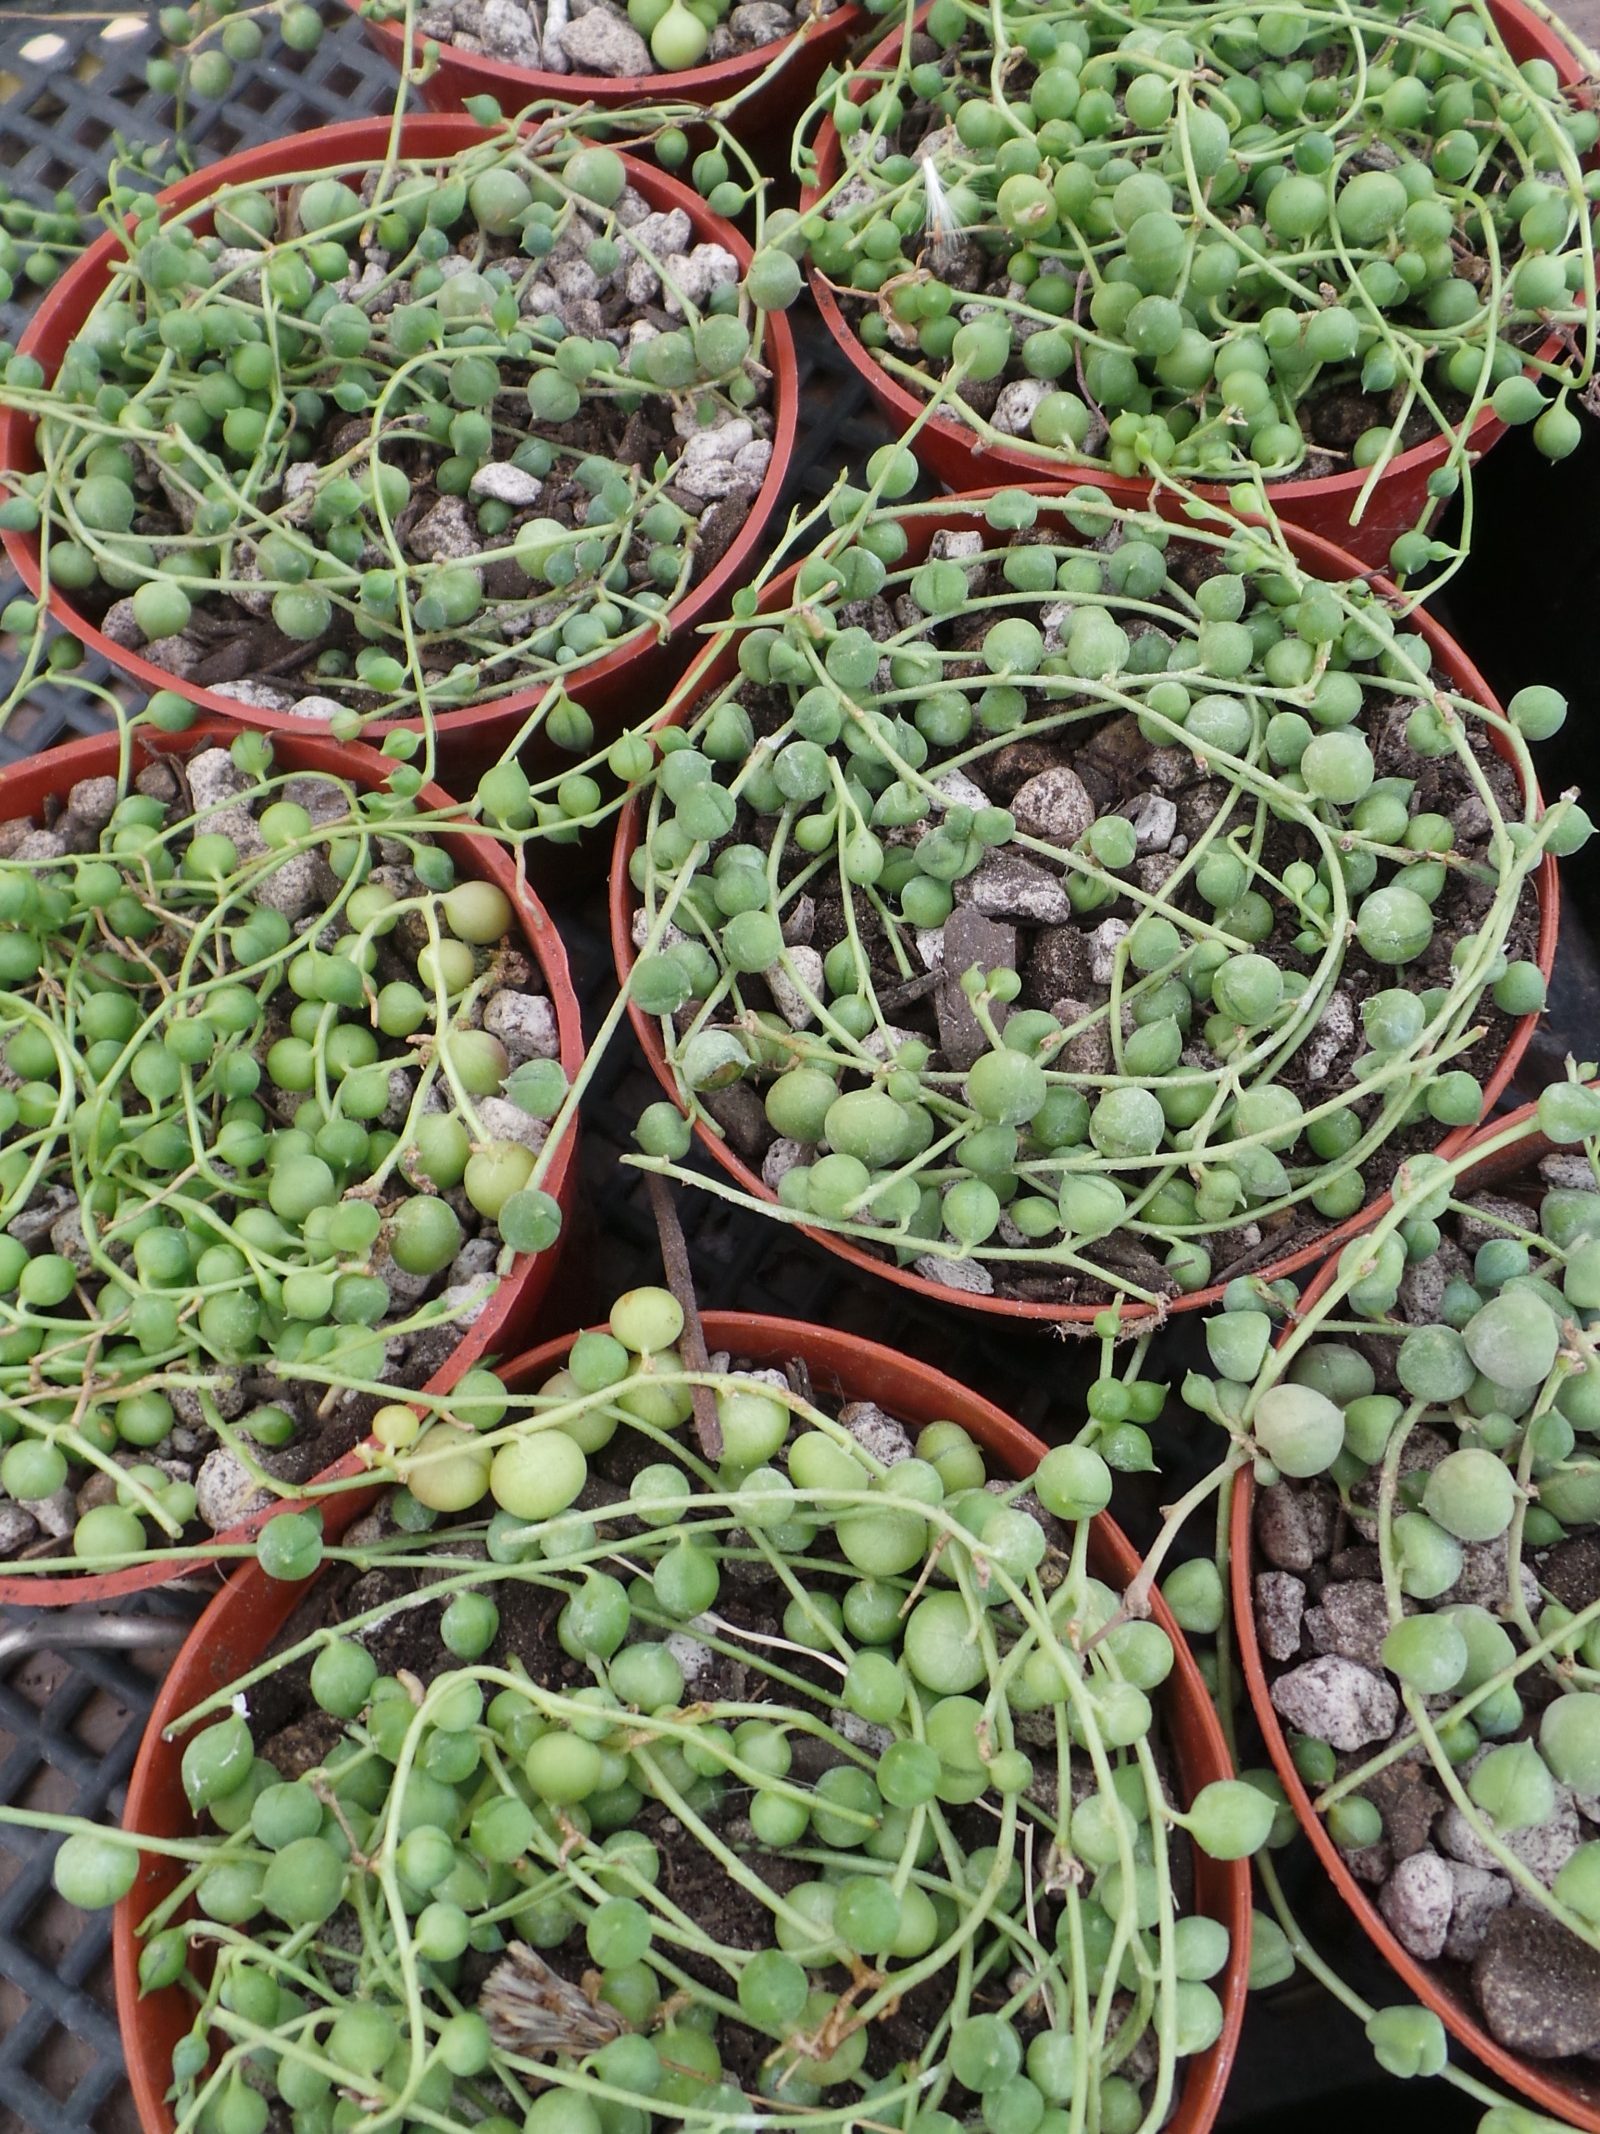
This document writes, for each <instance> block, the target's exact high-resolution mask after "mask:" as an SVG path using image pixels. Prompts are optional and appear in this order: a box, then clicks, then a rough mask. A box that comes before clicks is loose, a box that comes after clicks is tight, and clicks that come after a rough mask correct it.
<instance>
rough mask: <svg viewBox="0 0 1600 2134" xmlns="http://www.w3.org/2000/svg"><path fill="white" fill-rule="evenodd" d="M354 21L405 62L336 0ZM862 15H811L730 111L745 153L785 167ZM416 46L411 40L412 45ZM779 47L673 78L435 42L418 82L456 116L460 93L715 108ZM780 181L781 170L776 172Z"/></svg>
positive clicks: (507, 102)
mask: <svg viewBox="0 0 1600 2134" xmlns="http://www.w3.org/2000/svg"><path fill="white" fill-rule="evenodd" d="M345 6H346V7H348V8H349V10H350V12H351V13H352V14H353V15H356V16H359V17H360V20H361V27H362V29H363V30H364V31H365V32H366V35H367V41H368V42H369V43H370V44H373V45H375V46H376V47H377V49H378V50H379V51H380V52H381V53H382V54H383V56H384V58H385V59H386V60H388V62H389V64H390V65H391V66H392V67H393V68H394V70H395V72H396V73H397V74H398V73H399V72H400V70H401V68H402V67H403V65H404V64H405V30H404V28H403V26H402V25H401V24H399V23H395V22H374V21H373V20H372V19H371V17H370V16H367V15H365V14H363V13H362V10H361V0H345ZM870 21H871V17H870V16H869V15H868V14H867V13H866V11H865V9H863V8H859V7H836V8H835V9H834V11H833V13H832V14H831V15H822V16H818V17H817V18H815V19H814V20H813V21H812V22H811V24H810V26H809V27H808V28H807V30H806V32H805V36H804V38H803V39H802V41H801V43H800V44H799V45H798V46H797V47H796V49H795V50H794V51H793V52H792V53H791V54H790V56H789V58H788V59H787V60H786V61H785V63H784V65H783V67H782V69H781V70H780V71H779V72H778V73H776V74H775V75H774V76H773V77H772V79H771V80H770V81H768V82H767V83H765V84H764V85H763V86H762V87H761V88H760V89H758V90H757V91H756V92H755V94H754V95H753V96H750V97H749V98H748V99H747V100H746V101H744V102H742V103H741V104H740V106H739V109H738V112H737V113H736V118H737V121H738V131H739V134H740V137H741V138H742V139H743V141H744V143H745V145H746V147H747V148H748V149H749V151H750V153H751V154H752V155H753V156H755V157H756V158H757V160H758V161H763V160H765V158H764V153H763V151H764V149H765V148H767V147H771V148H773V149H774V150H775V151H776V153H777V155H778V157H779V158H780V160H782V161H783V162H784V167H785V168H786V167H787V164H786V159H787V155H788V148H789V137H790V135H791V134H792V133H793V131H794V124H795V120H796V119H797V118H798V117H799V115H800V113H801V112H802V111H803V110H804V109H805V107H806V105H807V104H808V103H809V102H810V100H811V95H812V92H813V91H814V90H815V88H816V86H817V83H818V81H819V80H820V79H821V77H822V72H823V69H824V68H825V67H829V66H832V65H834V64H836V63H837V62H838V61H840V60H842V59H843V58H844V56H845V54H846V53H847V52H848V51H849V49H850V46H851V45H852V44H853V43H854V41H855V39H856V38H857V37H859V36H860V35H861V34H862V32H863V31H864V30H865V29H866V27H867V25H868V23H869V22H870ZM423 41H424V40H422V39H421V38H415V39H414V40H413V43H414V44H416V45H420V44H421V43H422V42H423ZM778 50H779V47H778V46H777V45H775V44H768V45H761V46H759V47H758V48H757V49H756V50H755V51H753V52H741V53H739V54H738V55H737V57H735V58H733V59H718V60H714V61H712V62H711V63H710V64H709V65H706V66H699V67H686V68H685V69H684V70H683V71H682V72H681V73H678V74H626V75H610V74H550V73H547V72H546V71H545V70H544V69H542V68H538V67H516V66H513V65H512V64H511V62H510V61H509V60H505V59H496V58H494V57H493V56H492V54H490V53H488V52H468V51H466V50H464V49H463V47H462V46H460V45H454V44H441V45H440V46H439V64H438V67H437V68H436V70H435V71H434V72H433V73H432V74H430V75H429V77H428V79H427V80H426V81H425V82H422V83H421V84H420V85H419V86H420V90H421V95H422V100H423V102H424V103H425V104H426V105H427V106H428V108H429V110H430V111H459V110H460V108H461V106H462V105H463V104H464V103H465V102H466V100H467V98H468V97H469V96H492V97H496V98H498V100H499V103H500V107H501V109H502V110H503V111H505V112H507V113H508V114H510V113H513V112H518V111H523V110H526V108H527V107H528V105H530V104H533V103H542V102H554V103H559V104H597V105H599V107H600V108H601V109H602V110H603V111H621V110H630V109H637V108H638V106H639V105H641V104H659V103H663V102H670V103H682V104H700V105H704V106H707V107H709V106H711V105H715V104H724V103H726V102H727V101H728V99H729V98H730V97H735V96H739V95H740V94H741V93H742V92H743V91H745V90H747V89H749V87H750V85H751V83H752V82H754V81H755V80H756V79H757V77H758V76H760V75H761V74H763V73H764V72H765V71H766V69H767V68H768V67H770V66H771V65H772V62H773V60H774V58H775V57H776V55H777V53H778ZM780 175H781V171H780Z"/></svg>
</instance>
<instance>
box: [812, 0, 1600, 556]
mask: <svg viewBox="0 0 1600 2134" xmlns="http://www.w3.org/2000/svg"><path fill="white" fill-rule="evenodd" d="M1489 12H1490V14H1491V15H1492V16H1493V17H1494V20H1495V24H1496V26H1497V28H1498V29H1499V31H1500V34H1501V36H1502V37H1503V38H1504V39H1505V41H1506V48H1507V50H1508V51H1509V52H1510V53H1511V56H1512V57H1513V58H1514V59H1516V60H1518V61H1522V60H1528V59H1545V60H1548V61H1549V62H1550V64H1551V66H1553V67H1554V68H1555V70H1556V74H1557V76H1558V78H1559V79H1560V80H1561V81H1562V82H1563V83H1564V84H1566V85H1567V86H1568V87H1575V86H1577V85H1578V84H1579V83H1581V82H1583V81H1584V79H1585V76H1584V72H1583V67H1582V65H1581V63H1580V61H1579V60H1578V57H1577V55H1576V54H1575V53H1574V52H1573V50H1572V48H1571V47H1570V46H1569V45H1568V44H1566V43H1565V42H1564V41H1563V39H1562V38H1561V37H1559V36H1558V35H1557V34H1556V32H1555V30H1554V29H1552V28H1550V27H1549V26H1547V25H1546V24H1545V23H1543V22H1541V21H1540V20H1539V19H1538V17H1537V16H1535V15H1533V14H1531V13H1530V12H1529V11H1528V9H1526V8H1525V7H1523V6H1521V5H1520V4H1519V0H1489ZM925 14H926V9H925V8H924V9H923V10H922V12H921V13H919V14H918V16H917V25H918V27H919V28H920V27H921V24H922V21H923V17H924V15H925ZM899 41H900V40H899V33H898V32H896V34H895V35H894V36H892V37H887V38H885V39H884V40H883V42H882V43H881V44H880V45H878V46H877V47H876V49H875V50H874V51H873V52H872V54H871V56H870V57H869V58H867V59H865V60H863V62H862V64H861V68H860V70H859V73H858V75H857V78H856V80H855V81H854V82H853V83H852V84H851V88H850V95H851V98H852V100H853V101H854V102H856V103H858V104H859V103H864V102H865V101H866V99H867V98H868V97H869V96H870V95H871V94H872V92H873V90H874V88H875V87H876V86H877V81H876V80H875V79H874V77H875V76H876V77H878V78H881V75H882V71H883V70H884V69H885V68H888V69H889V70H891V71H892V70H893V68H894V66H895V64H896V60H897V56H898V46H899ZM816 152H817V174H816V181H815V183H814V184H812V185H810V186H808V187H806V189H805V190H804V192H803V193H802V195H801V207H802V210H804V209H806V208H809V207H811V206H812V205H813V204H814V203H815V201H816V200H817V199H818V198H819V196H820V195H821V194H823V193H825V192H826V191H827V189H828V188H829V186H831V185H832V184H833V183H834V182H835V181H836V180H837V178H838V177H839V175H840V173H841V171H842V169H843V167H844V156H843V150H842V148H841V146H840V141H839V135H838V131H837V129H836V128H835V126H834V123H833V121H832V119H831V118H830V119H825V120H824V121H823V123H822V125H821V127H820V128H819V129H818V133H817V151H816ZM810 281H811V292H812V295H813V296H814V297H815V298H816V301H817V308H818V310H819V311H820V312H821V313H822V316H823V319H824V321H825V322H826V324H827V328H828V331H829V332H830V333H831V334H832V335H833V338H834V340H835V341H836V342H837V343H838V345H839V348H840V350H841V352H842V353H843V354H844V355H845V357H846V358H847V359H848V360H849V363H850V365H851V367H852V369H854V370H855V371H856V372H857V373H858V375H859V376H860V377H861V378H862V379H864V380H865V382H866V385H867V387H868V389H869V391H870V392H871V394H872V397H873V399H874V400H875V401H876V402H877V403H878V406H879V408H880V409H881V410H882V412H883V414H884V415H885V416H886V417H887V418H888V421H889V424H890V426H891V428H892V429H893V430H894V432H895V434H896V436H903V435H904V434H905V433H906V431H907V430H908V429H909V428H910V427H911V425H912V423H913V422H915V421H917V420H918V418H919V417H920V416H921V415H922V414H923V411H924V409H925V408H926V407H927V401H926V399H925V398H924V397H923V396H922V395H920V394H917V393H914V392H912V391H910V390H909V389H908V388H907V387H906V386H904V385H902V384H901V383H900V382H899V381H898V380H897V379H895V378H892V377H891V376H890V375H889V373H888V372H887V371H886V370H885V369H884V368H883V366H882V365H881V364H880V363H878V362H876V361H875V360H874V359H873V355H872V352H871V350H870V349H868V348H867V347H866V345H865V344H864V342H862V340H861V339H860V337H859V336H858V335H857V333H856V332H855V329H854V328H853V327H852V325H851V324H850V321H849V320H848V319H847V318H846V317H845V314H844V311H843V308H842V307H841V305H840V303H839V300H838V298H837V297H836V296H835V294H834V290H833V285H832V284H831V283H830V282H829V281H828V280H827V279H826V278H825V277H824V276H822V275H821V274H819V273H817V271H816V270H815V269H814V268H813V269H811V270H810ZM1560 346H1561V342H1560V338H1559V336H1555V335H1552V336H1551V338H1550V339H1549V340H1548V341H1546V342H1545V344H1544V345H1543V347H1542V348H1541V349H1540V351H1539V353H1540V354H1541V355H1542V356H1545V357H1552V356H1554V355H1555V354H1557V353H1558V352H1559V349H1560ZM1504 434H1505V424H1504V423H1503V422H1501V421H1500V420H1499V418H1498V417H1497V416H1496V415H1495V414H1493V413H1492V412H1491V411H1490V410H1488V409H1485V410H1484V412H1483V413H1482V414H1481V415H1480V416H1479V417H1478V419H1477V421H1476V422H1475V423H1474V424H1473V426H1472V430H1471V433H1470V435H1469V437H1468V439H1467V446H1468V450H1469V451H1470V452H1471V454H1472V456H1473V457H1474V458H1476V459H1481V458H1482V456H1483V454H1484V453H1485V452H1487V451H1488V449H1489V447H1490V446H1491V445H1493V444H1495V443H1496V442H1497V441H1498V440H1499V439H1500V438H1501V437H1503V436H1504ZM912 449H913V450H914V451H915V453H916V454H917V457H918V458H919V459H920V460H921V461H922V462H923V463H924V465H926V466H927V467H928V468H930V469H931V471H932V472H933V473H934V474H936V475H937V476H938V478H939V480H940V481H941V482H943V483H944V484H945V486H946V487H947V488H950V489H962V490H965V489H976V488H981V487H983V486H985V485H986V484H988V483H991V482H997V481H1000V480H1002V479H1005V480H1010V481H1020V482H1022V483H1023V484H1024V485H1026V486H1027V487H1029V488H1031V487H1032V486H1033V485H1034V484H1035V483H1037V482H1041V481H1043V482H1059V481H1062V480H1063V479H1066V478H1069V477H1071V476H1072V475H1073V474H1074V472H1075V470H1074V469H1073V468H1072V467H1071V466H1069V465H1066V464H1064V463H1063V462H1062V460H1061V459H1060V458H1059V457H1058V456H1057V455H1055V454H1053V453H1048V454H1047V453H1046V452H1045V451H1044V450H1043V449H1042V448H1037V447H1036V448H1035V449H1033V450H1031V451H1030V450H1027V449H1026V448H1025V447H1023V446H1020V445H990V444H985V443H983V442H982V441H981V440H980V439H979V438H978V437H977V435H976V434H975V433H974V432H973V431H972V430H969V429H968V428H967V427H966V425H965V424H964V423H961V422H958V421H956V420H955V419H954V418H953V417H951V416H947V415H935V416H932V417H931V418H930V419H929V420H927V421H926V422H924V423H923V425H922V428H921V429H920V430H919V431H918V432H917V435H916V437H915V438H914V439H913V440H912ZM1448 457H1449V447H1448V444H1447V442H1446V440H1445V439H1444V438H1442V437H1437V436H1436V437H1432V438H1426V439H1424V440H1423V442H1422V443H1421V444H1419V445H1413V446H1412V447H1411V449H1410V450H1409V451H1407V452H1399V453H1397V454H1396V455H1395V457H1394V458H1393V459H1392V460H1391V461H1390V463H1389V465H1388V466H1387V467H1386V468H1385V469H1384V472H1383V474H1382V475H1381V476H1380V477H1379V479H1378V481H1377V483H1376V485H1375V486H1374V488H1373V491H1372V494H1371V496H1370V497H1369V498H1368V500H1367V506H1366V509H1365V511H1364V512H1363V513H1362V515H1361V518H1360V520H1359V522H1358V523H1356V524H1354V525H1352V523H1351V519H1350V514H1351V512H1352V511H1353V510H1354V509H1355V506H1356V501H1357V498H1358V497H1359V496H1360V493H1361V489H1362V485H1363V484H1364V482H1365V481H1366V479H1367V475H1366V470H1364V469H1361V468H1355V469H1351V470H1350V471H1348V472H1346V473H1343V474H1324V475H1317V476H1315V477H1313V478H1310V479H1308V480H1306V481H1275V482H1269V483H1268V485H1267V490H1268V494H1269V496H1270V497H1271V500H1272V508H1273V510H1274V511H1275V512H1276V513H1277V515H1278V517H1279V518H1280V519H1281V520H1283V521H1284V522H1285V523H1286V524H1288V525H1290V526H1294V527H1298V528H1299V529H1300V530H1301V531H1302V532H1304V533H1311V534H1320V535H1321V537H1322V538H1323V539H1324V540H1325V541H1332V542H1334V543H1336V544H1337V545H1338V546H1340V547H1342V548H1344V549H1345V550H1347V551H1348V552H1349V554H1351V555H1353V556H1355V557H1357V558H1358V559H1359V560H1360V562H1361V563H1362V564H1363V565H1365V566H1368V567H1371V568H1374V569H1378V570H1387V569H1388V567H1389V550H1390V548H1391V547H1392V546H1393V545H1394V543H1395V541H1396V540H1398V539H1399V537H1400V535H1401V534H1403V533H1409V532H1410V531H1411V529H1412V528H1413V527H1414V526H1416V525H1417V524H1418V522H1419V521H1420V520H1421V519H1422V517H1423V514H1424V513H1425V512H1426V511H1427V510H1428V508H1429V499H1428V477H1429V475H1430V474H1432V473H1433V472H1434V471H1435V470H1436V469H1437V468H1440V467H1442V466H1443V465H1444V463H1445V461H1446V459H1447V458H1448ZM1078 478H1079V479H1081V480H1083V481H1085V482H1092V483H1093V484H1094V486H1095V487H1096V488H1097V489H1103V490H1104V491H1105V492H1106V494H1107V495H1108V496H1110V497H1114V498H1115V499H1116V501H1117V502H1118V503H1121V504H1144V503H1147V502H1148V501H1149V498H1150V489H1151V484H1150V482H1149V481H1148V480H1138V479H1134V478H1131V477H1129V476H1126V475H1120V474H1112V473H1111V472H1110V471H1109V470H1108V469H1106V468H1103V467H1098V466H1095V465H1094V464H1093V463H1092V462H1086V463H1085V464H1084V466H1083V469H1082V473H1081V475H1080V476H1078ZM1189 487H1190V488H1191V489H1192V491H1193V493H1194V494H1195V495H1197V496H1202V497H1205V498H1207V499H1209V500H1210V501H1211V502H1212V503H1217V504H1224V505H1225V504H1226V503H1227V500H1228V485H1227V484H1226V483H1224V482H1193V483H1191V484H1189Z"/></svg>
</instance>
